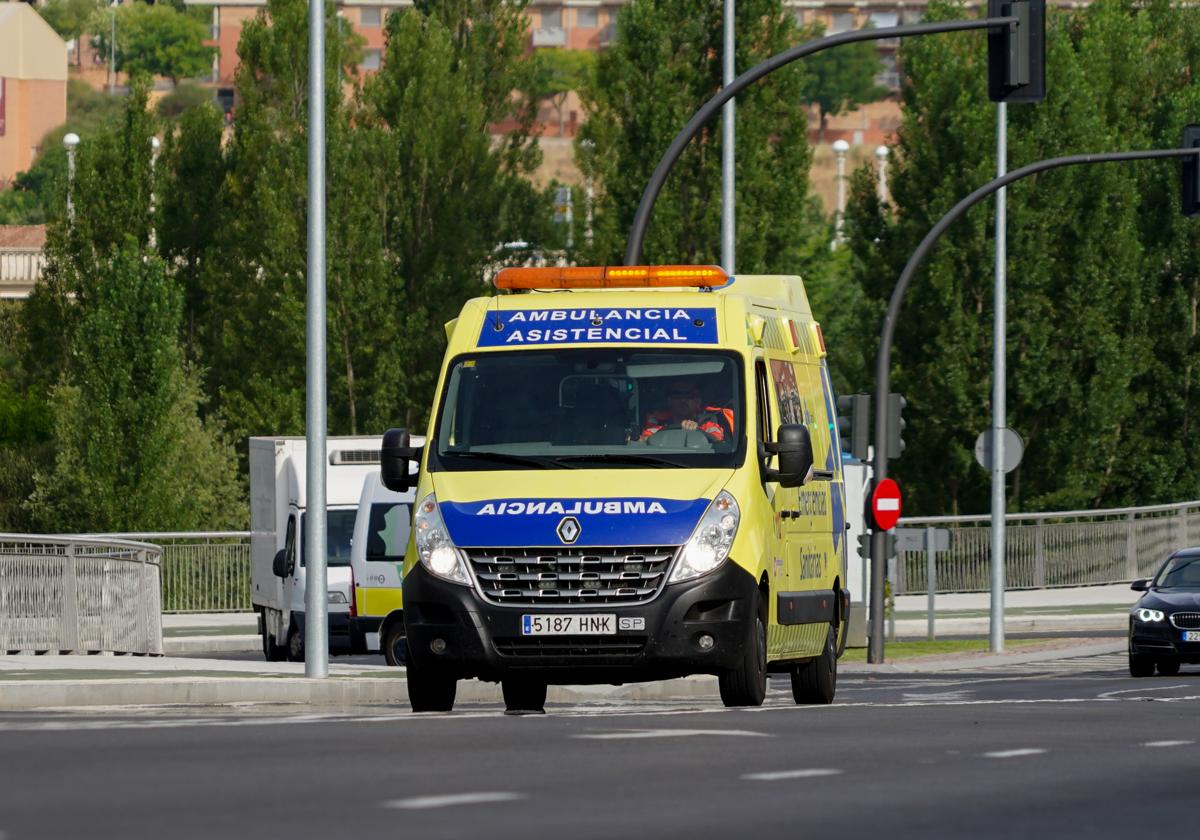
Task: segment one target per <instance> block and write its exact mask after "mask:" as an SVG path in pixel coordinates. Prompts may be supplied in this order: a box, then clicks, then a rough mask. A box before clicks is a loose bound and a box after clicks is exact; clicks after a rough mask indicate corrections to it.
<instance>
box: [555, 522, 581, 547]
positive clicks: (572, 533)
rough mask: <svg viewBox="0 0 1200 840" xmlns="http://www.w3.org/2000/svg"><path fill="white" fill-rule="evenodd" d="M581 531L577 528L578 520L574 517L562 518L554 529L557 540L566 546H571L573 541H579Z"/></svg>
mask: <svg viewBox="0 0 1200 840" xmlns="http://www.w3.org/2000/svg"><path fill="white" fill-rule="evenodd" d="M582 530H583V529H582V528H580V527H579V520H578V519H576V518H575V517H574V516H567V517H564V518H563V519H562V521H561V522H559V523H558V527H557V528H556V529H555V531H556V532H557V533H558V538H559V539H560V540H562V541H563V543H564V544H566V545H571V544H572V543H573V542H575V540H577V539H579V534H580V533H581V532H582Z"/></svg>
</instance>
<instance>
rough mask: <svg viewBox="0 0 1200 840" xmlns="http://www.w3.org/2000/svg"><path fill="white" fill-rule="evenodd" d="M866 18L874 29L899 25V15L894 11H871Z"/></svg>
mask: <svg viewBox="0 0 1200 840" xmlns="http://www.w3.org/2000/svg"><path fill="white" fill-rule="evenodd" d="M867 19H868V20H869V21H870V22H871V26H873V27H874V28H875V29H891V28H892V27H894V26H898V25H899V21H900V15H898V14H897V13H896V12H871V14H870V15H868V16H867Z"/></svg>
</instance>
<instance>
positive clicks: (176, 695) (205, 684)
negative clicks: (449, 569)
mask: <svg viewBox="0 0 1200 840" xmlns="http://www.w3.org/2000/svg"><path fill="white" fill-rule="evenodd" d="M402 675H403V672H402V671H397V673H396V676H395V677H366V678H363V677H329V678H326V679H308V678H290V677H289V678H284V677H163V678H161V679H153V680H147V679H94V680H81V681H77V682H69V681H66V680H27V681H20V682H18V681H8V682H4V683H0V709H7V710H19V709H23V710H29V709H39V710H47V709H55V708H79V707H86V706H222V705H230V704H234V703H297V704H303V705H311V706H363V705H377V704H396V705H404V706H407V705H408V684H407V682H406V681H405V680H404V679H403V676H402ZM717 694H718V692H717V679H716V677H685V678H682V679H675V680H663V681H660V682H652V683H635V684H629V685H623V686H611V685H598V686H587V685H571V686H551V687H550V690H549V691H548V693H547V698H546V699H547V702H550V703H597V704H600V703H613V702H625V701H643V702H644V701H648V700H686V699H692V698H715V697H717ZM457 702H458V703H495V704H500V703H502V702H503V700H502V698H501V694H500V686H499V684H497V683H483V682H479V681H478V680H463V681H460V682H459V684H458V695H457Z"/></svg>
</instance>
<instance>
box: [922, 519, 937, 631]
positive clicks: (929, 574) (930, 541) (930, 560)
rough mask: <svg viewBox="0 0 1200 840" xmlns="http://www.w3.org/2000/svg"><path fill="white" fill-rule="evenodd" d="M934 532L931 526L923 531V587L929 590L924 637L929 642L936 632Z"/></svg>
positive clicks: (935, 554) (935, 555)
mask: <svg viewBox="0 0 1200 840" xmlns="http://www.w3.org/2000/svg"><path fill="white" fill-rule="evenodd" d="M935 530H936V529H935V528H934V527H933V526H932V525H930V526H929V527H928V528H926V529H925V586H926V588H927V589H928V590H929V604H928V610H929V614H928V616H926V628H925V635H926V637H927V638H928V639H929V641H931V642H932V641H933V640H934V634H935V631H936V628H935V627H934V622H935V620H936V618H935V617H936V615H937V613H936V609H935V604H934V600H935V599H936V597H937V553H936V551H935V546H934V531H935Z"/></svg>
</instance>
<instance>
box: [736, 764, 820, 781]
mask: <svg viewBox="0 0 1200 840" xmlns="http://www.w3.org/2000/svg"><path fill="white" fill-rule="evenodd" d="M841 773H842V771H841V770H834V769H832V768H829V767H812V768H810V769H808V770H779V771H777V772H774V773H747V774H745V775H744V776H742V778H743V779H746V780H748V781H751V782H777V781H780V780H782V779H812V778H816V777H817V776H839V775H841Z"/></svg>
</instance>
